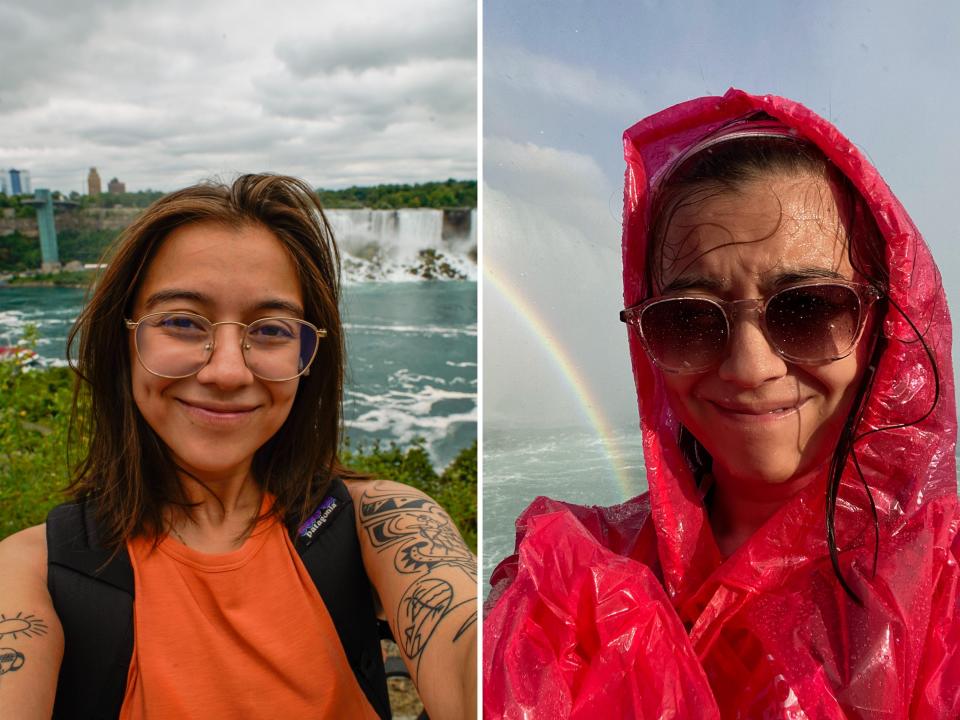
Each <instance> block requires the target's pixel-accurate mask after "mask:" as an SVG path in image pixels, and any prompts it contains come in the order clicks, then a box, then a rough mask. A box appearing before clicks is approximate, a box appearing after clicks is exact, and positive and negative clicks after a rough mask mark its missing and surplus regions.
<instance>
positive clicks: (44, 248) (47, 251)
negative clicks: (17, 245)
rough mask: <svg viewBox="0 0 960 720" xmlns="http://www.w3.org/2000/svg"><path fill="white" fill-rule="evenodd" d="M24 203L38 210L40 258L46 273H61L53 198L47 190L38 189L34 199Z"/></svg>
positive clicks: (26, 199) (25, 200) (26, 200)
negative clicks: (54, 222)
mask: <svg viewBox="0 0 960 720" xmlns="http://www.w3.org/2000/svg"><path fill="white" fill-rule="evenodd" d="M22 202H24V203H25V204H27V205H33V206H34V207H35V208H36V209H37V225H38V226H39V227H40V258H41V263H42V264H41V269H42V270H43V271H44V272H59V271H60V253H59V248H58V247H57V230H56V228H55V227H54V224H53V198H52V197H51V195H50V191H49V190H47V189H46V188H37V192H36V193H34V196H33V197H32V198H25V199H24V200H23V201H22Z"/></svg>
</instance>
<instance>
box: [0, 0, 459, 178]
mask: <svg viewBox="0 0 960 720" xmlns="http://www.w3.org/2000/svg"><path fill="white" fill-rule="evenodd" d="M0 27H3V28H4V49H3V52H2V55H3V57H5V58H7V66H6V68H5V72H3V73H0V126H2V127H3V132H2V133H0V167H23V168H26V169H29V170H30V171H31V174H32V178H33V182H34V185H35V186H49V187H52V188H55V189H60V190H74V189H76V190H80V189H82V187H83V180H84V178H85V176H86V172H87V169H88V168H89V167H90V166H97V167H98V169H99V170H100V174H101V176H103V177H113V176H117V177H119V178H120V179H122V180H124V181H125V182H126V183H127V186H128V187H129V188H131V189H138V188H146V187H153V188H157V189H173V188H175V187H179V186H182V185H184V184H188V183H191V182H195V181H197V180H199V179H202V178H204V177H208V176H212V175H229V174H231V173H233V172H241V171H254V170H270V171H276V172H288V173H292V174H295V175H299V176H302V177H304V178H306V179H307V180H308V181H309V182H311V183H313V184H315V185H324V186H331V187H333V186H342V185H346V184H352V183H358V184H366V183H376V182H411V181H412V182H416V181H425V180H432V179H444V178H447V177H459V178H467V177H476V172H477V168H476V91H477V85H476V82H477V80H476V73H477V67H476V60H475V53H476V41H475V33H476V4H475V2H472V1H471V2H464V1H461V2H455V3H449V2H443V3H440V2H434V0H407V1H405V2H398V3H391V4H389V6H384V5H383V4H382V3H374V2H372V1H371V0H355V1H353V2H350V3H336V4H325V5H324V6H323V7H318V5H317V4H316V3H313V2H309V1H308V0H292V1H291V2H285V3H282V4H276V5H275V6H271V7H269V9H268V10H267V9H265V8H264V6H263V4H262V3H259V2H256V1H255V0H237V1H236V2H232V3H230V4H226V3H218V2H211V1H208V0H202V1H200V2H195V1H189V0H172V1H170V2H165V3H157V4H145V3H135V2H132V1H130V0H112V1H111V2H107V3H102V2H98V3H94V4H90V5H78V4H76V3H72V2H67V1H66V0H43V2H36V3H31V4H29V5H27V4H26V3H17V2H12V1H11V0H0ZM11 28H12V29H13V31H12V32H11ZM8 41H9V42H8ZM38 48H42V52H38ZM368 51H369V55H367V52H368ZM364 57H367V58H368V59H367V60H364V59H363V58H364ZM11 59H14V60H13V62H12V63H11Z"/></svg>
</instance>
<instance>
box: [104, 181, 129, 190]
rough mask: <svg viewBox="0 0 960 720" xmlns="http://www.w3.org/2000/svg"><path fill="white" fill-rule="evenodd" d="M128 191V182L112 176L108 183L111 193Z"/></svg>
mask: <svg viewBox="0 0 960 720" xmlns="http://www.w3.org/2000/svg"><path fill="white" fill-rule="evenodd" d="M126 191H127V185H126V183H122V182H120V181H119V180H118V179H117V178H111V179H110V182H109V183H107V192H109V193H125V192H126Z"/></svg>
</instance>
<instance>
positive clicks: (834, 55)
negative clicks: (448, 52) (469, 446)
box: [482, 0, 960, 430]
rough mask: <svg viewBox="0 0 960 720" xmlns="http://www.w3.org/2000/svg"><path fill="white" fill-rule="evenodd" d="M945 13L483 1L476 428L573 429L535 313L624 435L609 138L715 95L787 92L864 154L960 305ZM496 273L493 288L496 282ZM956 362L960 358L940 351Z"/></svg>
mask: <svg viewBox="0 0 960 720" xmlns="http://www.w3.org/2000/svg"><path fill="white" fill-rule="evenodd" d="M958 61H960V5H958V4H955V3H950V2H927V3H920V4H915V5H908V4H904V3H897V2H874V3H870V4H863V3H851V2H832V1H829V0H816V1H814V2H810V3H801V4H795V3H787V2H771V3H753V2H731V3H717V2H709V1H707V0H694V1H693V2H684V3H671V2H658V1H656V0H648V1H647V2H635V1H633V0H631V1H629V2H615V1H611V2H604V3H588V2H573V1H571V0H561V1H559V2H553V3H549V4H544V3H515V2H509V1H508V0H486V2H484V73H483V75H484V80H483V81H484V103H483V107H484V137H485V139H484V191H485V195H484V200H485V207H484V222H485V226H484V227H485V230H484V245H483V252H484V263H485V273H486V275H487V281H486V282H485V285H484V293H483V316H482V317H483V333H484V339H483V363H484V384H483V387H484V396H483V403H484V404H483V408H484V413H483V415H484V426H485V428H486V429H488V430H498V429H505V428H533V427H538V426H539V427H564V426H576V425H580V426H585V425H587V424H588V420H587V416H586V414H585V412H584V410H583V406H582V404H581V402H580V400H579V399H578V398H577V397H576V394H575V393H574V392H573V391H572V390H571V388H570V385H569V384H568V382H567V380H565V379H564V377H563V374H562V372H561V371H560V370H559V368H558V365H557V363H556V362H555V359H554V358H555V353H553V352H551V351H549V350H547V349H546V346H545V341H544V339H543V337H537V335H536V334H535V333H534V332H533V331H532V330H531V326H530V325H529V323H528V322H527V321H526V320H525V319H524V317H523V315H522V313H520V312H518V310H517V306H516V304H515V303H514V302H512V301H511V300H510V299H509V298H508V297H507V295H506V294H505V293H503V292H501V291H500V290H499V289H498V286H499V285H506V286H508V287H511V288H513V289H514V290H516V291H517V292H518V293H520V295H521V296H522V299H523V302H524V303H529V305H531V306H532V307H534V308H535V309H536V312H537V313H538V314H540V315H541V317H542V318H544V319H545V320H546V333H545V335H546V336H547V337H548V338H549V342H550V343H556V344H558V345H560V346H561V347H563V348H564V349H565V351H566V352H567V353H568V354H569V356H570V358H571V359H572V364H573V366H574V370H575V373H577V374H578V375H579V376H580V377H581V378H584V379H585V380H586V382H587V384H588V385H589V388H588V392H589V394H592V397H593V398H594V399H595V404H594V407H593V408H592V410H593V411H594V412H596V413H599V414H600V415H601V416H603V417H606V418H607V419H608V420H609V421H610V423H611V425H612V426H614V427H617V428H620V429H628V428H630V427H631V426H633V427H635V426H636V424H637V410H636V395H635V393H634V389H633V380H632V376H631V372H630V367H629V362H628V356H627V343H626V332H625V328H624V327H623V325H622V324H621V323H620V322H619V321H618V319H617V311H618V310H619V309H620V308H621V307H622V294H621V287H620V215H621V209H622V199H621V198H622V182H623V168H624V163H623V158H622V148H621V135H622V132H623V130H624V129H625V128H627V127H629V126H630V125H632V124H633V123H634V122H636V121H637V120H639V119H640V118H642V117H645V116H646V115H649V114H651V113H653V112H656V111H657V110H660V109H662V108H665V107H667V106H669V105H672V104H675V103H677V102H680V101H683V100H686V99H689V98H693V97H698V96H702V95H708V94H716V95H719V94H722V93H723V92H725V91H726V90H727V88H728V87H731V86H734V87H740V88H743V89H745V90H748V91H751V92H758V93H761V92H771V93H775V94H780V95H785V96H787V97H790V98H793V99H796V100H798V101H800V102H802V103H804V104H806V105H807V106H808V107H810V108H811V109H813V110H814V111H816V112H818V113H820V114H822V115H823V116H825V117H827V118H829V119H830V120H831V121H832V122H834V123H835V124H836V125H837V126H838V127H839V128H840V130H841V131H842V132H844V133H845V134H846V135H847V136H848V137H850V138H851V139H852V140H853V141H854V142H856V143H857V144H858V145H859V146H860V147H861V148H862V149H863V150H864V151H865V152H866V153H867V155H868V156H869V157H870V158H871V160H872V161H873V162H874V163H875V164H876V166H877V167H878V168H879V169H880V172H881V173H882V174H883V176H884V177H885V178H886V180H887V182H888V183H889V184H890V186H891V187H892V188H893V190H894V192H895V193H896V194H897V195H898V197H899V198H900V200H901V201H902V202H903V204H904V205H905V206H906V208H907V210H908V211H909V212H910V213H911V216H912V217H913V219H914V221H915V222H916V224H917V225H918V227H919V228H920V230H921V231H922V232H923V234H924V236H925V238H926V240H927V242H928V243H929V245H930V246H931V248H932V250H933V253H934V256H935V257H936V259H937V261H938V263H939V264H940V267H941V269H942V271H943V275H944V283H945V285H946V289H947V294H948V299H949V301H950V305H951V307H953V308H954V309H956V308H957V307H960V303H958V299H960V265H958V261H957V257H956V255H955V253H954V251H953V247H954V245H955V242H956V239H957V229H958V226H960V212H958V209H957V202H956V197H955V196H956V175H957V168H958V166H960V141H958V139H957V133H956V126H957V117H958V115H960V100H958V95H957V92H956V73H957V70H958V69H960V62H958ZM491 276H495V280H496V283H494V282H491ZM955 352H956V351H955Z"/></svg>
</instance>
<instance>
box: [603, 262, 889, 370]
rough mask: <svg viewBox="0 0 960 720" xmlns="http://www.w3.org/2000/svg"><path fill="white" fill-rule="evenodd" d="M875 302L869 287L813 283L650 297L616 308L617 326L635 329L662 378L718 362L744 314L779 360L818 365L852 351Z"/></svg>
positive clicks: (874, 290) (831, 281)
mask: <svg viewBox="0 0 960 720" xmlns="http://www.w3.org/2000/svg"><path fill="white" fill-rule="evenodd" d="M879 298H880V293H879V292H878V291H877V290H876V288H874V287H873V286H871V285H864V284H862V283H854V282H844V281H840V280H830V281H820V280H817V281H812V282H804V283H802V284H799V285H791V286H790V287H787V288H784V289H782V290H778V291H777V292H775V293H773V294H772V295H771V296H770V297H768V298H766V299H762V298H752V299H746V300H718V299H714V298H707V297H697V296H686V297H677V296H672V297H657V298H651V299H650V300H646V301H644V302H642V303H640V304H639V305H634V306H633V307H630V308H627V309H626V310H621V311H620V320H621V321H623V322H625V323H627V324H628V325H630V326H632V327H634V328H636V329H637V330H638V331H639V333H640V339H641V341H642V342H643V346H644V348H645V349H646V351H647V354H648V355H649V356H650V359H651V360H652V361H653V362H654V363H655V364H656V365H657V366H658V367H660V368H661V369H663V370H664V371H666V372H671V373H697V372H705V371H706V370H709V369H711V368H713V367H715V366H716V365H718V364H720V362H721V361H722V360H723V358H724V356H725V355H726V352H727V345H728V343H729V342H730V329H731V327H732V326H733V324H734V323H735V322H736V319H737V315H738V314H739V313H740V312H742V311H743V310H744V309H750V310H756V311H757V314H758V315H759V325H760V329H761V330H762V332H763V334H764V336H765V337H766V339H767V342H769V343H770V346H771V347H772V348H773V349H774V350H775V351H776V352H777V354H778V355H780V357H782V358H783V359H784V360H788V361H790V362H794V363H800V364H802V365H823V364H826V363H829V362H833V361H834V360H839V359H841V358H844V357H846V356H847V355H849V354H850V353H851V352H852V351H853V348H854V347H855V346H856V344H857V341H859V340H860V336H861V335H862V334H863V328H864V326H865V324H866V320H867V315H868V312H869V310H870V307H871V306H872V305H873V303H874V302H876V301H877V300H878V299H879Z"/></svg>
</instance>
